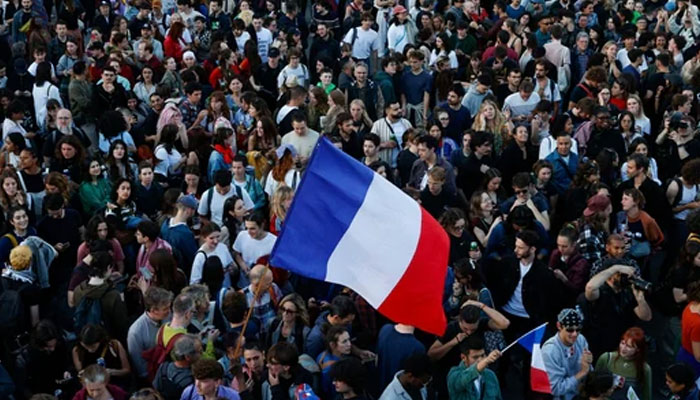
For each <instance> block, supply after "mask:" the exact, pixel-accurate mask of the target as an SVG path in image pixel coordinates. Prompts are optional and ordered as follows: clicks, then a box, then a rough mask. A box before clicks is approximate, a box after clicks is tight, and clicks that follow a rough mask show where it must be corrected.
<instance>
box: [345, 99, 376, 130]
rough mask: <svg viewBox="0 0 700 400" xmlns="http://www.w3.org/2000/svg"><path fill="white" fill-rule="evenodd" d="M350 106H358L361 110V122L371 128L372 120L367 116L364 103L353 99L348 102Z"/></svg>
mask: <svg viewBox="0 0 700 400" xmlns="http://www.w3.org/2000/svg"><path fill="white" fill-rule="evenodd" d="M352 106H358V107H360V108H362V122H363V123H364V124H365V125H367V126H368V127H371V126H372V124H373V123H372V119H371V118H370V117H369V114H367V107H366V106H365V102H364V101H362V100H360V99H355V100H353V101H351V102H350V107H352Z"/></svg>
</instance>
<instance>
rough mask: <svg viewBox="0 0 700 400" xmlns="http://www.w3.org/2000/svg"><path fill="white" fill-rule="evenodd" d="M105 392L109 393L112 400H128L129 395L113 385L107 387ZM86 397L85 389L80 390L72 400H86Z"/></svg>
mask: <svg viewBox="0 0 700 400" xmlns="http://www.w3.org/2000/svg"><path fill="white" fill-rule="evenodd" d="M107 390H108V391H109V393H110V394H111V395H112V398H114V400H128V399H129V394H128V393H126V392H125V391H124V389H122V388H120V387H119V386H115V385H107ZM87 398H88V395H87V390H86V389H85V388H82V389H80V390H79V391H78V393H76V394H75V396H73V400H87Z"/></svg>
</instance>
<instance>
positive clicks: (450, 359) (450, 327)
mask: <svg viewBox="0 0 700 400" xmlns="http://www.w3.org/2000/svg"><path fill="white" fill-rule="evenodd" d="M478 324H479V325H478V327H477V328H476V331H475V332H474V333H472V335H478V336H479V337H481V338H483V337H484V332H486V331H487V330H488V320H486V319H481V320H479V322H478ZM460 332H462V330H461V329H460V328H459V322H458V321H452V322H450V323H449V324H447V329H445V334H444V335H442V337H440V338H438V340H439V341H440V343H442V344H445V343H448V342H449V341H450V340H452V339H454V338H455V337H457V334H459V333H460ZM459 354H460V353H459V345H457V346H454V347H453V348H451V349H450V351H448V352H447V354H445V356H444V357H442V358H441V359H440V361H439V364H440V365H442V366H445V367H447V368H448V369H449V368H452V367H454V366H455V365H457V364H459V362H460V358H459Z"/></svg>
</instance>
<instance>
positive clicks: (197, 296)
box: [180, 283, 209, 309]
mask: <svg viewBox="0 0 700 400" xmlns="http://www.w3.org/2000/svg"><path fill="white" fill-rule="evenodd" d="M180 293H181V294H188V295H189V296H190V297H191V298H192V300H193V301H194V306H195V307H196V308H197V309H199V308H203V307H204V306H205V305H206V306H207V307H209V288H208V287H207V285H204V284H201V283H195V284H194V285H190V286H187V287H186V288H184V289H182V292H180Z"/></svg>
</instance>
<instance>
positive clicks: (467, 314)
mask: <svg viewBox="0 0 700 400" xmlns="http://www.w3.org/2000/svg"><path fill="white" fill-rule="evenodd" d="M480 317H481V310H480V309H479V307H477V306H475V305H471V304H470V305H468V306H464V307H462V309H461V310H459V320H460V321H462V322H465V323H467V324H476V323H477V322H479V318H480Z"/></svg>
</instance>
